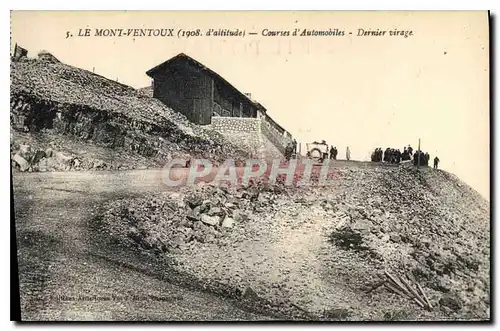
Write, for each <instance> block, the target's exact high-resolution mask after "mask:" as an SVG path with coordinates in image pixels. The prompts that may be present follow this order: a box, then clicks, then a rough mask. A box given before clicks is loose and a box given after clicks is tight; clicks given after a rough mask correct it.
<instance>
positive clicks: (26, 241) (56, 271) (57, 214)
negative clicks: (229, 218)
mask: <svg viewBox="0 0 500 331" xmlns="http://www.w3.org/2000/svg"><path fill="white" fill-rule="evenodd" d="M13 177H14V178H13V182H14V199H15V217H16V235H17V245H18V252H17V256H18V264H19V281H20V295H21V313H22V319H23V320H115V321H116V320H256V319H259V320H261V319H270V317H267V316H261V315H257V314H254V313H251V312H248V311H246V310H245V309H244V307H241V306H239V305H238V303H237V302H236V301H232V300H230V299H226V298H219V297H216V296H214V295H212V294H210V293H206V292H203V291H201V290H198V289H196V288H193V287H191V288H187V287H185V286H179V285H178V283H177V284H176V282H175V281H173V279H174V278H175V277H174V275H171V274H170V273H169V266H168V263H169V262H168V261H164V260H161V259H160V258H159V257H154V256H144V255H143V254H141V253H139V252H135V251H131V250H130V249H125V248H123V247H120V246H119V244H117V243H114V242H112V241H110V239H109V238H106V237H105V236H102V235H100V232H99V229H97V228H95V227H94V226H93V222H92V218H93V216H94V215H95V214H96V213H97V210H98V208H99V206H100V205H101V204H102V203H103V202H104V201H107V200H109V199H115V198H117V197H124V196H136V195H141V194H143V193H146V192H155V191H157V192H159V191H162V190H165V189H166V188H165V186H164V185H162V182H161V177H160V172H159V171H158V170H141V171H127V172H116V173H113V172H64V173H62V172H61V173H14V175H13ZM177 276H178V275H177Z"/></svg>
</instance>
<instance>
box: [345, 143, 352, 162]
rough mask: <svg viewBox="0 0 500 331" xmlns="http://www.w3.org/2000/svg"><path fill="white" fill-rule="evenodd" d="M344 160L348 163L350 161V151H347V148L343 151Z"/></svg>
mask: <svg viewBox="0 0 500 331" xmlns="http://www.w3.org/2000/svg"><path fill="white" fill-rule="evenodd" d="M345 158H346V160H347V161H349V160H350V159H351V150H350V149H349V146H347V148H346V150H345Z"/></svg>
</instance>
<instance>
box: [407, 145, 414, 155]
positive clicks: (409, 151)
mask: <svg viewBox="0 0 500 331" xmlns="http://www.w3.org/2000/svg"><path fill="white" fill-rule="evenodd" d="M408 154H410V157H412V156H413V148H411V146H410V145H408Z"/></svg>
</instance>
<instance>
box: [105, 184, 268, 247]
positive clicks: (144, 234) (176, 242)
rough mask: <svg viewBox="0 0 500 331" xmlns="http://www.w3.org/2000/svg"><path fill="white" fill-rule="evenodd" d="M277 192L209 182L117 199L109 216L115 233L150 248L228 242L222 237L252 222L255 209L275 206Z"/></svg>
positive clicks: (221, 244) (111, 230) (252, 186)
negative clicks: (210, 183) (193, 187)
mask: <svg viewBox="0 0 500 331" xmlns="http://www.w3.org/2000/svg"><path fill="white" fill-rule="evenodd" d="M273 194H274V193H273V192H272V191H268V192H266V190H265V189H262V187H261V188H259V186H258V185H251V186H250V187H247V188H224V187H223V188H217V187H214V186H211V185H203V186H199V187H197V189H195V190H190V189H189V188H185V189H184V190H182V191H181V192H179V193H163V194H162V195H161V196H147V197H143V198H139V199H134V200H132V201H130V200H119V201H115V202H113V203H111V204H110V205H109V206H108V210H107V211H106V213H105V214H104V218H105V219H106V223H107V224H108V230H109V231H110V234H111V235H112V236H115V237H124V238H127V242H128V243H130V244H132V245H134V246H137V247H141V248H144V249H153V250H158V251H161V252H170V253H180V252H181V251H185V250H189V249H191V248H193V246H195V245H197V244H200V243H201V244H215V245H220V246H224V245H225V243H224V242H223V241H222V240H221V238H222V237H224V236H226V235H227V234H228V233H231V231H232V230H233V228H235V227H242V226H244V224H245V223H247V222H251V221H252V219H253V218H254V217H255V215H259V214H263V213H270V212H272V210H273V206H272V204H271V202H272V201H273V200H272V195H273Z"/></svg>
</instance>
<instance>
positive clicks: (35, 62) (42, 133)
mask: <svg viewBox="0 0 500 331" xmlns="http://www.w3.org/2000/svg"><path fill="white" fill-rule="evenodd" d="M44 59H45V58H43V57H42V58H40V59H26V58H24V59H21V60H19V61H12V62H11V66H10V69H11V92H10V96H11V116H10V118H11V131H12V132H13V133H14V134H13V137H12V138H13V139H15V138H17V137H19V136H20V135H19V134H18V133H28V135H27V136H26V135H25V136H24V138H23V139H24V140H21V141H19V140H13V141H12V144H11V153H12V156H13V157H14V156H16V155H17V157H15V158H14V164H15V166H16V167H17V168H18V169H20V170H32V171H33V170H36V169H38V168H40V167H42V168H48V170H67V167H68V166H69V167H70V168H72V169H76V170H80V169H81V168H82V167H83V164H86V165H90V164H93V163H94V162H93V161H92V162H91V161H89V162H87V161H88V160H86V159H85V158H87V157H88V158H92V156H91V155H87V156H81V157H80V158H77V156H76V155H75V153H76V152H77V151H73V152H74V153H66V154H64V156H63V157H62V158H63V159H68V160H69V161H67V162H63V161H60V160H59V159H57V160H49V158H50V156H47V149H49V148H50V149H52V150H53V146H50V145H49V144H44V145H43V146H36V148H35V147H33V148H31V146H30V143H31V141H30V138H32V140H35V141H37V143H36V144H38V145H40V142H41V141H50V140H51V139H50V138H51V137H55V136H68V137H72V138H75V139H76V140H78V141H80V142H83V143H89V144H91V145H95V146H100V147H103V148H107V149H108V151H109V155H110V156H111V157H112V155H113V154H114V153H115V152H116V151H117V150H119V151H122V152H123V153H126V154H128V155H133V156H139V158H140V157H145V158H148V159H150V160H151V159H154V162H156V163H162V162H163V163H164V162H166V161H168V160H169V159H171V158H176V157H183V158H186V157H189V156H190V157H204V158H208V159H211V160H213V161H216V162H218V161H220V160H224V159H226V158H227V157H228V156H233V157H236V156H242V157H245V156H246V155H247V152H246V151H244V150H242V149H241V148H240V147H238V146H236V145H234V144H232V143H230V142H228V141H227V140H226V139H225V138H224V137H223V136H221V135H220V134H218V133H216V132H215V131H213V130H210V129H204V128H202V127H200V126H196V125H193V124H191V123H189V122H188V121H187V119H186V118H185V117H184V116H183V115H181V114H179V113H176V112H174V111H173V110H171V109H169V108H168V107H166V106H165V105H163V104H162V103H160V102H159V101H157V100H155V99H152V98H150V97H146V96H144V94H143V93H141V92H140V91H137V90H135V89H133V88H131V87H129V86H126V85H123V84H120V83H117V82H115V81H112V80H109V79H107V78H104V77H102V76H99V75H96V74H94V73H91V72H89V71H86V70H83V69H79V68H75V67H72V66H69V65H65V64H63V63H60V62H58V61H57V60H54V61H46V60H44ZM54 139H55V138H54ZM20 145H28V146H30V148H29V150H30V151H29V152H27V150H28V147H23V148H20V147H19V146H20ZM16 148H17V149H16ZM18 152H20V153H18ZM36 154H38V156H35V155H36ZM43 159H45V160H43ZM41 160H42V166H40V165H39V164H38V163H39V162H40V161H41ZM75 160H77V161H76V162H75ZM47 163H49V166H48V167H47V166H46V164H47ZM75 163H76V164H77V166H75V165H74V164H75ZM80 165H82V166H80ZM140 165H141V164H134V163H132V164H129V165H127V166H129V167H137V166H140ZM142 165H143V164H142ZM109 167H110V166H108V168H109ZM83 169H93V168H83Z"/></svg>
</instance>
